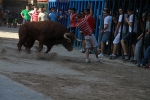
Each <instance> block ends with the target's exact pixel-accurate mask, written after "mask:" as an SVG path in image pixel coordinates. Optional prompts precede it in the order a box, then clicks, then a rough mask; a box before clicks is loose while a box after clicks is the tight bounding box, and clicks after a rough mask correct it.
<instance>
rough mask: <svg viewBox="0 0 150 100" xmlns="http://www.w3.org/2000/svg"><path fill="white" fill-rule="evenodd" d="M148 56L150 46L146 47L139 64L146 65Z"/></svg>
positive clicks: (149, 54)
mask: <svg viewBox="0 0 150 100" xmlns="http://www.w3.org/2000/svg"><path fill="white" fill-rule="evenodd" d="M149 57H150V46H149V47H148V48H147V49H146V52H145V54H144V58H143V59H142V61H141V64H142V65H143V66H146V64H147V61H148V59H149Z"/></svg>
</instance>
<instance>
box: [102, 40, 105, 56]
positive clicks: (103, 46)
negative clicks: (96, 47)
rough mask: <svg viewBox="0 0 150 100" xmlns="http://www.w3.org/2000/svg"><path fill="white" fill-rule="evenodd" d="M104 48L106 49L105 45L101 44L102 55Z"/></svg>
mask: <svg viewBox="0 0 150 100" xmlns="http://www.w3.org/2000/svg"><path fill="white" fill-rule="evenodd" d="M104 48H105V45H104V43H103V42H101V54H104Z"/></svg>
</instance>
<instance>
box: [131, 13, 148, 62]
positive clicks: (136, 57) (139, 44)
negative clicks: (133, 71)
mask: <svg viewBox="0 0 150 100" xmlns="http://www.w3.org/2000/svg"><path fill="white" fill-rule="evenodd" d="M149 33H150V14H149V15H148V16H147V21H146V34H145V36H144V45H146V44H148V42H149ZM137 40H138V42H137V43H136V45H135V51H134V59H133V60H132V62H133V63H134V64H136V63H137V62H139V61H140V51H141V49H142V41H143V33H142V34H141V35H140V36H138V38H137Z"/></svg>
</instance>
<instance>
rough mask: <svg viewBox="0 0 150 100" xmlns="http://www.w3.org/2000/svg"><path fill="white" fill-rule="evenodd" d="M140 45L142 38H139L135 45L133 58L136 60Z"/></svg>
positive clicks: (138, 58) (138, 57) (138, 59)
mask: <svg viewBox="0 0 150 100" xmlns="http://www.w3.org/2000/svg"><path fill="white" fill-rule="evenodd" d="M141 47H142V39H140V40H139V41H138V42H137V43H136V46H135V50H134V60H136V61H140V51H141Z"/></svg>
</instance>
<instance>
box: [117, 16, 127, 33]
mask: <svg viewBox="0 0 150 100" xmlns="http://www.w3.org/2000/svg"><path fill="white" fill-rule="evenodd" d="M122 15H123V14H121V15H120V16H119V20H118V22H120V23H121V22H122V17H123V16H122ZM126 18H127V14H124V20H123V23H124V22H126V20H125V19H126ZM118 32H121V25H120V27H119V30H118ZM122 32H123V33H125V32H126V26H125V24H123V27H122Z"/></svg>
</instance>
